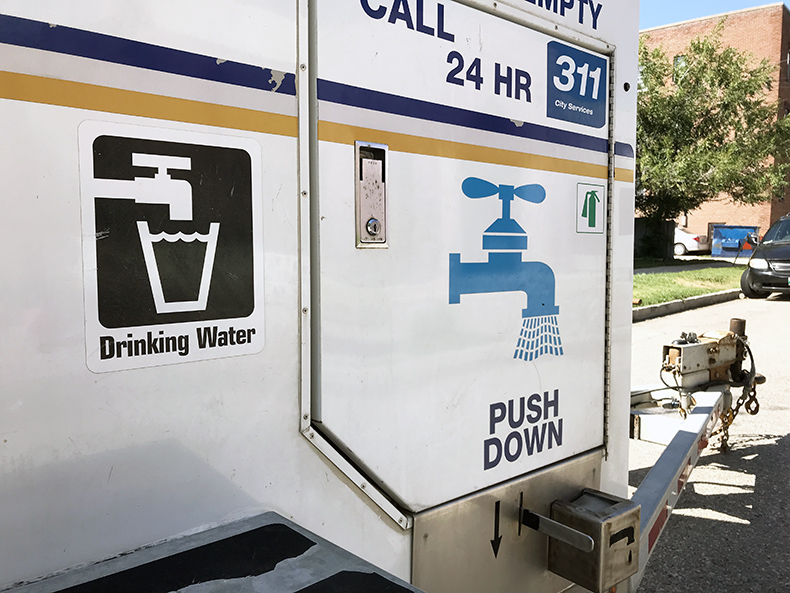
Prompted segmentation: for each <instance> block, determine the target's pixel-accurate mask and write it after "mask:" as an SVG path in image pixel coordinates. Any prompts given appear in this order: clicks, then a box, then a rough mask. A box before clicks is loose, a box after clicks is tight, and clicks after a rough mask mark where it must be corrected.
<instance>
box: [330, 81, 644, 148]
mask: <svg viewBox="0 0 790 593" xmlns="http://www.w3.org/2000/svg"><path fill="white" fill-rule="evenodd" d="M318 99H319V100H322V101H329V102H330V103H339V104H341V105H348V106H350V107H361V108H363V109H372V110H374V111H381V112H384V113H392V114H394V115H405V116H407V117H414V118H417V119H422V120H427V121H435V122H440V123H445V124H452V125H456V126H464V127H467V128H473V129H476V130H485V131H488V132H497V133H500V134H508V135H510V136H519V137H521V138H529V139H530V140H542V141H543V142H551V143H552V144H561V145H564V146H573V147H575V148H584V149H586V150H592V151H595V152H603V153H606V152H608V151H609V141H608V140H607V139H605V138H595V137H594V136H587V135H585V134H578V133H576V132H568V131H566V130H558V129H556V128H550V127H548V126H541V125H537V124H531V123H527V122H525V123H523V124H522V125H521V126H517V125H516V124H514V123H513V121H512V120H510V119H507V118H505V117H499V116H496V115H490V114H487V113H479V112H476V111H470V110H468V109H461V108H458V107H450V106H448V105H440V104H438V103H430V102H428V101H421V100H419V99H410V98H407V97H401V96H399V95H392V94H389V93H382V92H379V91H372V90H369V89H363V88H359V87H355V86H350V85H346V84H341V83H338V82H332V81H329V80H323V79H319V80H318ZM629 151H630V156H633V149H632V148H631V147H630V146H629V145H628V144H623V143H620V142H617V143H616V144H615V152H616V154H620V155H621V156H629V154H628V153H629Z"/></svg>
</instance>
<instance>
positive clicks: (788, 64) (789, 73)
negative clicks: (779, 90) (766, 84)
mask: <svg viewBox="0 0 790 593" xmlns="http://www.w3.org/2000/svg"><path fill="white" fill-rule="evenodd" d="M785 80H790V50H788V51H787V59H786V60H785Z"/></svg>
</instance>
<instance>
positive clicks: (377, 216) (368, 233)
mask: <svg viewBox="0 0 790 593" xmlns="http://www.w3.org/2000/svg"><path fill="white" fill-rule="evenodd" d="M354 153H355V154H354V156H355V158H356V167H355V169H356V187H355V203H356V220H357V224H356V226H357V233H356V234H357V236H356V239H357V248H358V249H361V248H365V247H387V146H386V145H384V144H371V143H365V142H356V143H355V144H354Z"/></svg>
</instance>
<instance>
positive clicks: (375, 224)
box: [365, 218, 381, 237]
mask: <svg viewBox="0 0 790 593" xmlns="http://www.w3.org/2000/svg"><path fill="white" fill-rule="evenodd" d="M365 228H366V229H367V231H368V235H370V236H371V237H375V236H376V235H378V234H379V233H380V232H381V223H380V222H379V221H378V220H376V219H375V218H371V219H370V220H369V221H368V223H367V225H366V226H365Z"/></svg>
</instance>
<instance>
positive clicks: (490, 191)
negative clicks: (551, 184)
mask: <svg viewBox="0 0 790 593" xmlns="http://www.w3.org/2000/svg"><path fill="white" fill-rule="evenodd" d="M461 190H462V191H463V192H464V195H465V196H466V197H467V198H472V199H476V198H487V197H489V196H493V195H496V194H499V199H500V200H502V201H503V202H510V201H512V200H513V196H516V197H519V198H521V199H522V200H524V201H526V202H532V203H533V204H540V203H541V202H542V201H543V200H545V199H546V190H545V189H544V188H543V186H542V185H538V184H536V183H532V184H530V185H520V186H519V187H514V186H512V185H496V184H495V183H491V182H490V181H486V180H485V179H480V178H479V177H467V178H466V179H464V181H463V183H462V184H461Z"/></svg>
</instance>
